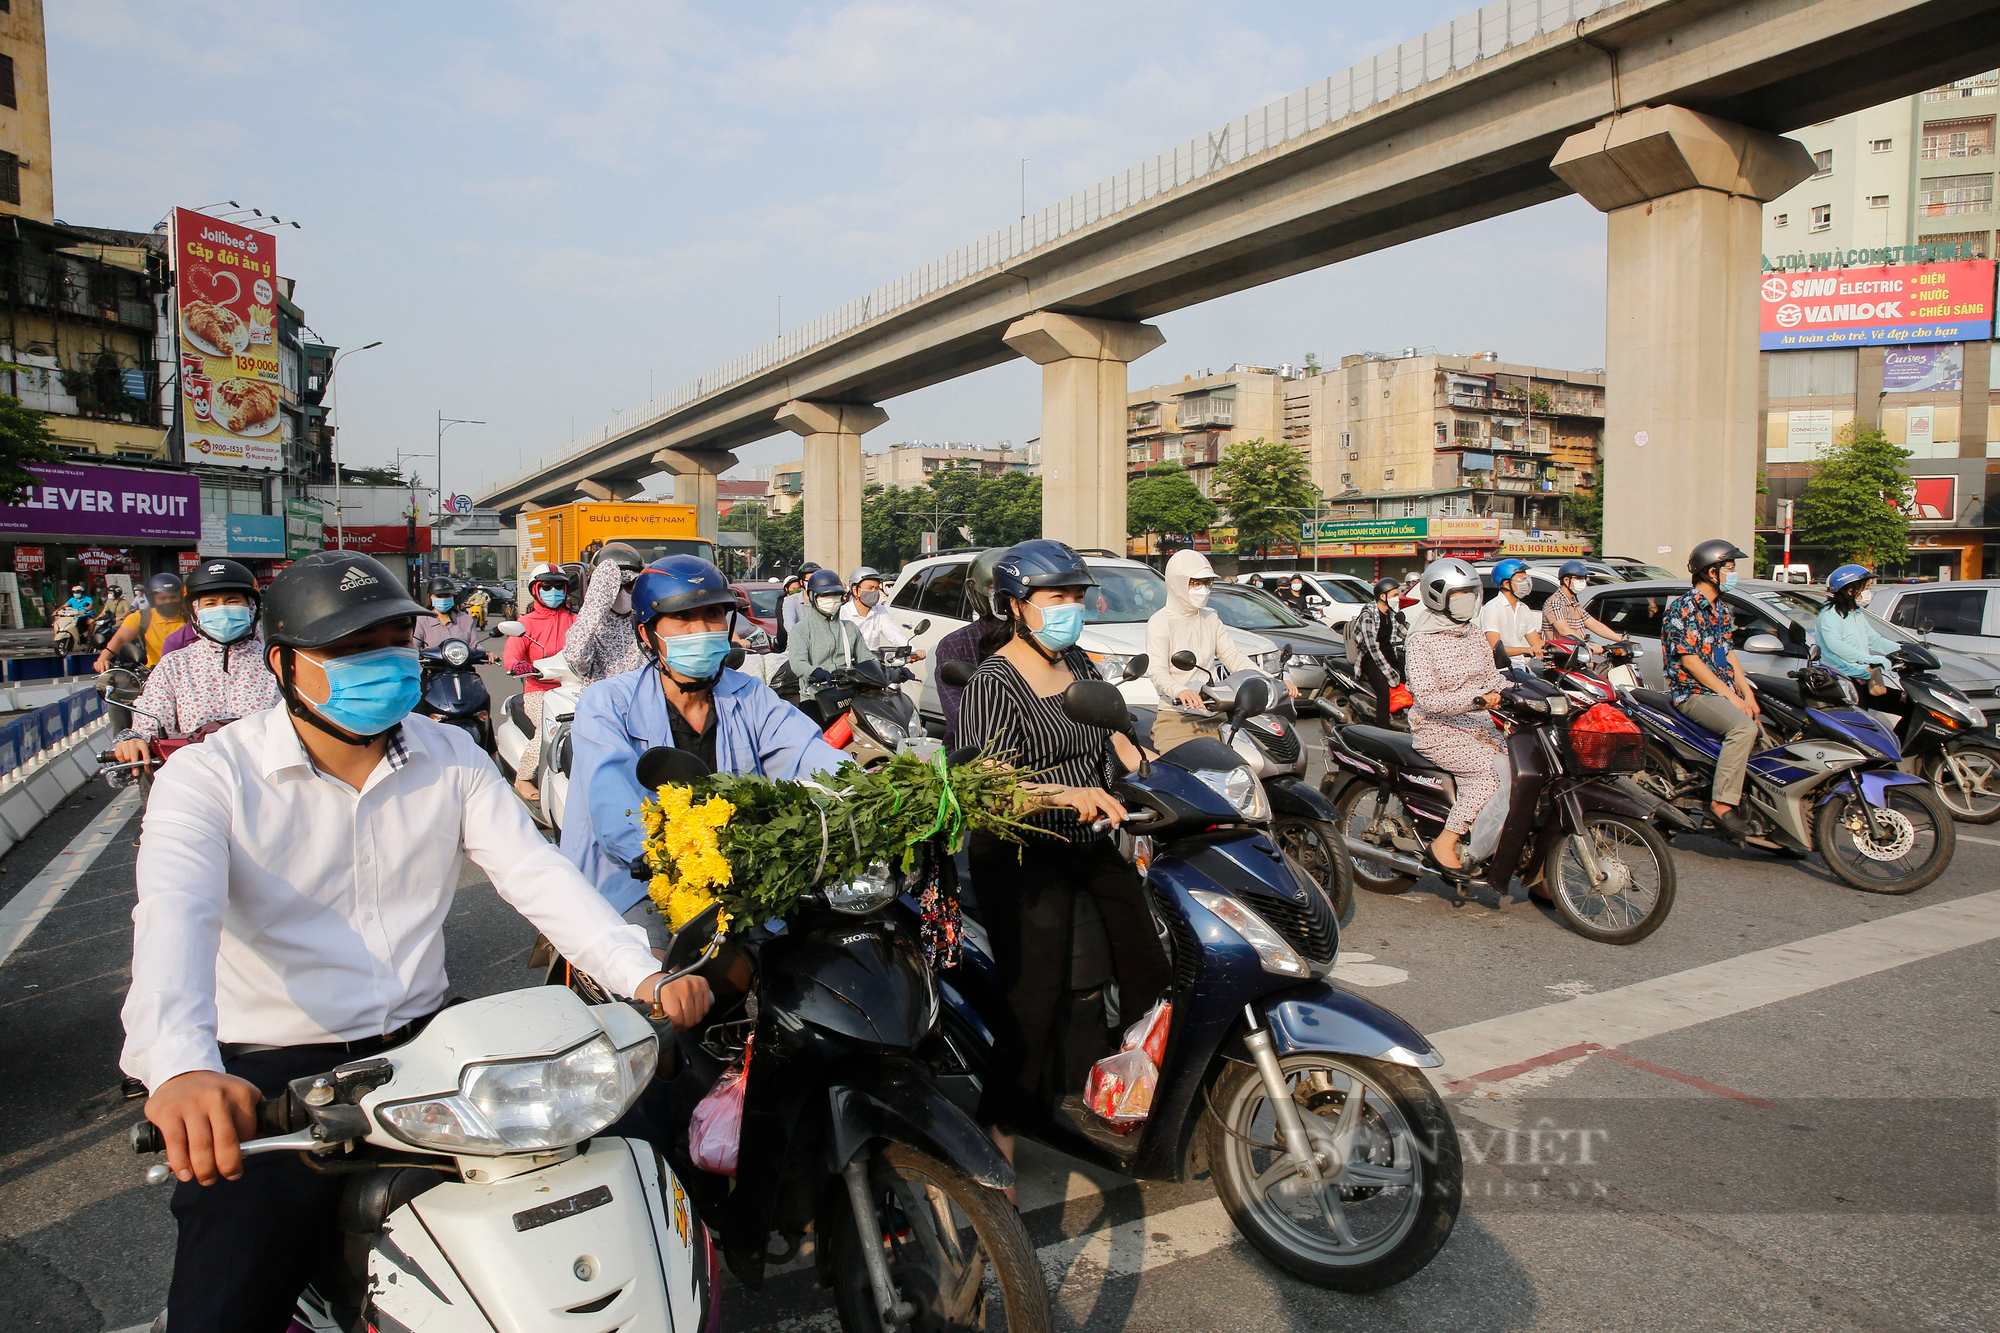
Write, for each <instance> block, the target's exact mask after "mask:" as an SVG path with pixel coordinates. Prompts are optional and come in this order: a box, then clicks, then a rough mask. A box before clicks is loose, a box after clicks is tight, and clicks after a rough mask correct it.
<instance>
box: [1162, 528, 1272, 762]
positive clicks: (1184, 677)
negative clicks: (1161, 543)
mask: <svg viewBox="0 0 2000 1333" xmlns="http://www.w3.org/2000/svg"><path fill="white" fill-rule="evenodd" d="M1214 583H1215V567H1214V566H1213V565H1211V564H1209V563H1208V557H1207V556H1205V555H1203V554H1202V553H1201V552H1199V551H1175V552H1174V553H1173V555H1171V556H1169V557H1168V558H1167V604H1166V605H1165V606H1163V607H1161V608H1160V609H1159V610H1157V611H1155V612H1153V615H1152V618H1151V619H1150V620H1148V621H1147V622H1146V675H1147V678H1148V679H1150V680H1151V681H1152V682H1153V688H1154V689H1155V690H1157V691H1159V695H1160V711H1159V713H1158V714H1157V715H1156V716H1155V717H1154V719H1153V748H1155V749H1156V750H1158V751H1160V753H1162V754H1165V753H1166V752H1167V751H1168V750H1171V749H1173V748H1174V747H1175V746H1176V745H1180V744H1182V743H1184V742H1186V741H1191V740H1193V739H1194V738H1195V737H1197V736H1216V735H1220V734H1221V725H1220V723H1219V722H1217V721H1216V720H1215V718H1216V715H1215V714H1213V713H1210V712H1209V711H1208V708H1207V706H1206V705H1205V704H1203V703H1202V701H1201V687H1202V686H1204V685H1206V684H1208V682H1209V679H1210V676H1211V674H1212V673H1213V672H1214V671H1215V667H1216V664H1217V663H1218V662H1219V663H1221V664H1222V665H1223V666H1224V667H1226V668H1228V669H1229V670H1230V671H1232V672H1236V671H1255V670H1256V669H1257V664H1256V663H1255V662H1252V661H1251V660H1250V657H1249V655H1248V654H1247V653H1245V652H1244V651H1243V650H1242V649H1241V648H1239V647H1237V646H1236V640H1234V639H1232V638H1230V637H1229V626H1227V625H1225V624H1223V623H1222V617H1221V616H1219V615H1217V614H1216V613H1215V612H1214V611H1212V610H1210V609H1209V606H1208V590H1209V588H1210V587H1211V586H1213V585H1214ZM1183 650H1185V651H1187V652H1191V653H1193V654H1194V661H1195V666H1196V667H1198V668H1200V669H1199V670H1195V671H1179V670H1176V669H1175V667H1174V665H1173V656H1174V654H1175V653H1178V652H1181V651H1183ZM1288 688H1289V689H1290V691H1291V693H1293V694H1295V695H1296V694H1297V693H1298V692H1299V691H1298V687H1297V686H1296V685H1292V686H1289V687H1288Z"/></svg>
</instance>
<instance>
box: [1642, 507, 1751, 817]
mask: <svg viewBox="0 0 2000 1333" xmlns="http://www.w3.org/2000/svg"><path fill="white" fill-rule="evenodd" d="M1749 558H1750V557H1748V556H1746V555H1745V554H1743V552H1742V551H1740V550H1738V549H1737V548H1736V545H1735V543H1733V542H1730V541H1728V540H1726V539H1724V538H1720V537H1717V538H1713V539H1711V540H1709V541H1705V542H1702V543H1701V544H1699V545H1698V546H1696V547H1695V548H1694V553H1693V554H1692V555H1691V556H1689V557H1688V574H1689V576H1690V577H1692V578H1693V580H1694V587H1692V588H1690V589H1689V590H1688V591H1686V592H1684V593H1682V594H1681V595H1680V596H1678V597H1676V598H1674V600H1673V601H1671V602H1669V603H1667V609H1666V613H1665V614H1664V615H1662V616H1661V617H1660V657H1661V660H1662V661H1663V663H1664V664H1665V667H1666V672H1667V688H1668V690H1669V691H1670V692H1671V693H1672V695H1673V700H1674V707H1675V708H1676V709H1678V710H1679V711H1680V713H1681V716H1683V717H1685V718H1687V719H1688V720H1689V721H1691V722H1693V723H1695V724H1696V725H1697V726H1699V727H1701V728H1702V729H1703V730H1705V731H1709V732H1712V733H1714V734H1715V735H1717V736H1720V737H1722V753H1721V754H1720V755H1719V756H1718V757H1717V758H1716V762H1715V781H1714V783H1713V784H1712V786H1711V787H1710V789H1709V810H1710V812H1711V813H1713V814H1714V816H1715V819H1716V822H1717V823H1719V824H1721V825H1722V827H1723V828H1725V829H1727V830H1728V831H1729V832H1730V833H1731V834H1734V835H1735V836H1737V837H1739V838H1740V837H1742V836H1744V835H1745V834H1747V833H1748V832H1750V826H1749V824H1748V823H1746V822H1745V821H1744V819H1743V816H1741V815H1739V814H1737V813H1736V806H1737V804H1738V803H1739V802H1740V801H1741V800H1742V799H1743V774H1744V771H1745V770H1746V769H1747V768H1748V766H1749V762H1750V748H1751V746H1753V745H1754V744H1756V741H1757V714H1758V712H1759V711H1760V710H1759V709H1758V707H1757V691H1756V690H1755V689H1754V688H1753V687H1752V686H1751V684H1750V673H1749V672H1747V671H1745V670H1744V669H1743V665H1742V663H1741V662H1739V661H1738V660H1737V658H1736V648H1735V645H1734V643H1733V641H1732V640H1731V638H1730V635H1731V634H1732V633H1734V631H1735V629H1736V624H1735V621H1734V619H1733V618H1732V617H1731V616H1730V614H1729V606H1728V604H1727V603H1725V602H1724V601H1723V600H1722V590H1723V589H1724V588H1727V587H1730V586H1732V585H1734V584H1735V582H1736V562H1737V561H1738V560H1747V559H1749Z"/></svg>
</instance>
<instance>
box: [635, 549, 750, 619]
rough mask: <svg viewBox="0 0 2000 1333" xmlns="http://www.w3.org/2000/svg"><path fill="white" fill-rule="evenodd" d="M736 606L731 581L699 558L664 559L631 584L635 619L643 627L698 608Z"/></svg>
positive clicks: (641, 573)
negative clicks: (670, 615) (660, 619)
mask: <svg viewBox="0 0 2000 1333" xmlns="http://www.w3.org/2000/svg"><path fill="white" fill-rule="evenodd" d="M735 605H736V591H735V589H733V588H731V587H730V586H729V580H728V579H726V578H724V577H722V571H721V570H719V569H717V568H716V567H715V566H714V565H711V564H710V563H708V561H706V560H704V559H702V558H701V557H700V556H698V555H669V556H662V557H661V558H660V559H658V560H655V561H654V562H653V563H652V564H650V565H647V566H646V567H645V568H644V569H642V570H640V571H639V578H638V580H637V581H636V582H634V583H633V585H632V616H633V619H634V620H636V621H637V622H638V623H639V624H641V625H650V624H652V623H653V621H655V620H657V619H658V618H659V617H661V616H664V615H668V614H672V613H678V612H682V611H693V610H695V609H696V608H698V607H703V606H730V607H733V606H735Z"/></svg>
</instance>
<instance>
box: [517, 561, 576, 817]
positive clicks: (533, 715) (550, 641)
mask: <svg viewBox="0 0 2000 1333" xmlns="http://www.w3.org/2000/svg"><path fill="white" fill-rule="evenodd" d="M575 623H576V612H574V611H572V610H570V609H569V575H568V574H566V573H564V572H563V571H562V570H560V569H558V568H556V566H554V565H551V564H546V563H545V564H540V565H536V566H535V569H534V572H533V573H532V574H530V575H528V608H527V610H525V611H524V612H522V614H521V633H520V635H519V636H518V637H515V638H511V639H509V640H507V650H506V654H505V657H504V661H505V662H506V665H507V672H508V674H509V675H514V676H525V677H526V679H525V680H523V681H522V682H521V695H522V698H521V707H522V709H523V710H524V711H525V712H526V714H527V717H528V725H529V726H530V727H531V728H533V730H532V731H531V732H530V733H529V736H528V743H527V746H526V748H525V749H523V750H522V751H521V758H520V761H519V763H518V764H517V765H516V770H515V772H516V776H515V778H514V790H515V791H517V792H519V793H521V797H522V799H523V800H525V801H527V802H529V803H530V804H533V805H539V804H541V800H542V793H541V789H540V788H538V787H537V786H536V785H535V775H536V774H537V773H539V772H541V771H542V770H541V759H542V704H543V703H544V702H545V701H546V697H547V694H548V692H549V691H550V690H552V689H554V688H555V687H556V682H554V681H552V680H545V679H543V678H542V677H541V676H540V675H539V674H537V673H536V671H535V663H536V662H538V661H540V660H541V659H542V658H545V657H554V656H555V655H556V654H557V653H559V652H562V651H563V645H564V643H565V642H566V641H567V640H568V638H569V631H570V626H572V625H574V624H575Z"/></svg>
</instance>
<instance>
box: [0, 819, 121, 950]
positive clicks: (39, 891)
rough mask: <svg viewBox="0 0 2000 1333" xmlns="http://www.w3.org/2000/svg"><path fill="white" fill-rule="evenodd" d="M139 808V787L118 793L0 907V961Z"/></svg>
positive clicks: (101, 853)
mask: <svg viewBox="0 0 2000 1333" xmlns="http://www.w3.org/2000/svg"><path fill="white" fill-rule="evenodd" d="M138 808H139V789H138V788H137V787H127V788H126V789H125V790H124V791H122V792H120V793H118V795H117V796H115V797H113V798H112V801H111V804H109V805H107V806H105V807H104V808H103V809H102V810H100V811H98V812H97V817H96V818H95V819H93V820H91V821H90V823H88V824H86V825H85V826H84V829H83V832H81V833H79V834H77V835H76V836H75V837H74V838H71V839H70V841H69V846H67V847H65V848H63V849H62V850H61V851H59V852H57V853H56V854H55V855H54V856H53V857H52V858H50V860H49V863H48V864H47V865H45V866H43V867H42V870H41V873H40V874H38V875H36V876H35V877H34V878H33V879H31V880H29V881H28V882H27V883H26V884H25V885H23V886H22V888H21V891H20V892H19V893H17V894H15V895H14V896H13V897H12V898H10V899H8V900H7V905H6V906H5V907H0V963H4V962H6V961H7V959H8V957H9V955H11V954H12V953H13V952H14V950H16V949H18V948H20V947H21V944H22V942H23V941H24V940H26V939H27V938H28V936H30V935H32V934H34V932H35V927H36V926H39V925H41V924H42V919H43V918H44V917H46V916H47V915H48V914H49V913H50V912H51V911H52V910H54V908H55V905H56V904H57V903H59V902H61V901H62V896H63V895H64V894H65V893H68V892H69V891H70V889H71V888H72V887H74V886H75V884H76V882H77V881H78V880H80V879H82V878H83V876H84V872H85V871H87V870H89V869H90V867H91V866H93V865H95V864H96V863H97V858H98V857H99V856H101V855H103V853H104V849H105V848H106V847H109V846H110V845H111V843H112V841H113V840H114V839H115V838H117V836H118V834H119V833H120V832H121V831H122V830H123V829H124V827H125V822H126V821H127V820H129V819H130V818H131V817H132V812H133V811H135V810H137V809H138Z"/></svg>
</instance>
